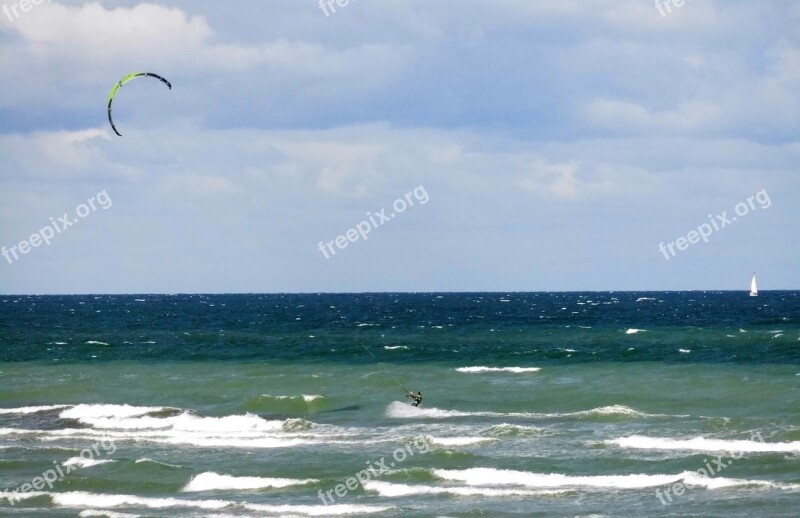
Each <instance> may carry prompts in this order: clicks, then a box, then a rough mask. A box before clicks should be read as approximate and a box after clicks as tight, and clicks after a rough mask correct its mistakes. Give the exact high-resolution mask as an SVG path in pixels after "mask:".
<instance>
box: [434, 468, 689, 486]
mask: <svg viewBox="0 0 800 518" xmlns="http://www.w3.org/2000/svg"><path fill="white" fill-rule="evenodd" d="M433 474H434V475H435V476H436V477H438V478H440V479H443V480H449V481H456V482H463V483H465V484H467V485H469V486H478V487H480V486H522V487H528V488H551V489H552V488H576V487H592V488H618V489H637V488H643V487H652V486H660V485H665V484H671V483H673V482H676V481H678V480H680V476H678V475H638V474H636V475H610V476H609V475H602V476H571V475H562V474H558V473H550V474H545V473H531V472H526V471H513V470H502V469H494V468H471V469H465V470H444V469H437V470H434V471H433Z"/></svg>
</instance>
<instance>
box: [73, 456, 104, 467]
mask: <svg viewBox="0 0 800 518" xmlns="http://www.w3.org/2000/svg"><path fill="white" fill-rule="evenodd" d="M109 462H114V461H113V460H94V459H86V458H83V457H72V458H71V459H69V460H67V461H64V466H76V467H79V468H91V467H92V466H99V465H101V464H108V463H109Z"/></svg>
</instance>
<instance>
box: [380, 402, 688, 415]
mask: <svg viewBox="0 0 800 518" xmlns="http://www.w3.org/2000/svg"><path fill="white" fill-rule="evenodd" d="M596 415H600V416H610V415H624V416H629V417H659V416H662V414H646V413H644V412H639V411H638V410H634V409H632V408H629V407H626V406H623V405H611V406H604V407H599V408H592V409H590V410H580V411H577V412H567V413H554V414H545V413H535V412H508V413H501V412H462V411H459V410H443V409H440V408H435V407H426V408H422V407H413V406H411V405H407V404H405V403H401V402H400V401H394V402H392V403H390V404H389V406H388V407H387V408H386V416H387V417H391V418H395V419H412V418H435V419H446V418H449V417H470V416H472V417H527V418H539V419H548V418H563V417H585V416H596ZM679 417H683V416H679Z"/></svg>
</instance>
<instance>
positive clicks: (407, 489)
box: [364, 480, 543, 498]
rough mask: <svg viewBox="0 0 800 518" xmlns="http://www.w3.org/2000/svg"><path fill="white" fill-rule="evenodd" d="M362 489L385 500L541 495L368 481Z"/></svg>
mask: <svg viewBox="0 0 800 518" xmlns="http://www.w3.org/2000/svg"><path fill="white" fill-rule="evenodd" d="M364 489H365V490H367V491H375V492H377V493H378V494H379V495H380V496H383V497H387V498H397V497H403V496H414V495H441V494H450V495H457V496H486V497H503V496H515V495H522V496H533V495H541V494H542V493H543V492H542V491H531V490H530V489H492V488H480V487H436V486H421V485H415V486H411V485H407V484H393V483H390V482H380V481H375V480H373V481H368V482H365V483H364Z"/></svg>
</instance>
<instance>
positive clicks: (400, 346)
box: [383, 345, 408, 351]
mask: <svg viewBox="0 0 800 518" xmlns="http://www.w3.org/2000/svg"><path fill="white" fill-rule="evenodd" d="M383 348H384V349H386V350H387V351H394V350H395V349H408V346H407V345H384V346H383Z"/></svg>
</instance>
